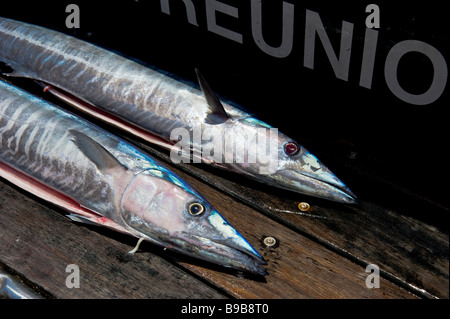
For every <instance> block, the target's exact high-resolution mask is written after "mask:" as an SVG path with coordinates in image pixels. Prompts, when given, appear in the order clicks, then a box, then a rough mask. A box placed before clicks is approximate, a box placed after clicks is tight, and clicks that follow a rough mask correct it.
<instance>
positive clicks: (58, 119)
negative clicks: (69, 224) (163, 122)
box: [0, 81, 266, 275]
mask: <svg viewBox="0 0 450 319" xmlns="http://www.w3.org/2000/svg"><path fill="white" fill-rule="evenodd" d="M0 176H1V177H3V178H5V179H7V180H9V181H10V182H12V183H14V184H16V185H18V186H19V187H22V188H23V189H25V190H26V191H29V192H31V193H33V194H34V195H36V196H38V197H40V198H43V199H45V200H47V201H50V202H52V203H53V204H55V205H58V206H59V207H62V208H64V209H66V210H67V211H69V213H70V214H69V215H68V217H69V218H71V219H72V220H74V221H78V222H85V223H92V224H97V225H102V226H105V227H108V228H111V229H114V230H116V231H119V232H122V233H126V234H129V235H132V236H135V237H137V238H139V242H138V243H140V242H141V241H142V240H147V241H149V242H152V243H154V244H157V245H160V246H163V247H166V248H168V249H172V250H174V251H177V252H180V253H183V254H186V255H189V256H193V257H197V258H200V259H203V260H206V261H209V262H212V263H216V264H219V265H222V266H225V267H231V268H235V269H238V270H242V271H246V272H250V273H254V274H258V275H265V274H266V272H265V270H264V268H263V267H262V265H263V264H265V261H264V259H263V258H262V257H261V256H260V255H259V254H258V253H257V252H256V250H255V249H254V248H253V247H252V246H251V245H250V244H249V243H248V242H247V241H246V240H245V239H244V238H243V237H242V236H241V235H240V234H239V233H238V232H237V231H236V229H235V228H233V227H232V226H231V225H230V224H229V223H228V222H227V221H226V220H225V219H224V218H223V217H222V216H221V215H220V214H219V213H218V212H217V211H216V210H215V209H214V207H212V206H211V204H210V203H208V201H207V200H206V199H205V198H203V197H202V196H201V195H200V194H199V193H198V192H197V191H196V190H194V189H193V188H192V187H191V186H190V185H188V184H187V183H186V182H185V181H183V180H182V179H181V178H180V177H179V176H177V175H176V174H175V173H173V172H172V171H170V170H169V169H167V168H166V167H164V166H163V165H162V164H161V163H159V162H158V161H156V160H155V159H153V158H152V157H150V156H149V155H147V154H145V153H144V152H143V151H141V150H139V149H138V148H136V147H135V146H133V145H131V144H129V143H127V142H125V141H123V140H121V139H120V138H118V137H116V136H114V135H112V134H111V133H109V132H107V131H105V130H103V129H101V128H99V127H97V126H95V125H93V124H91V123H89V122H87V121H85V120H83V119H81V118H79V117H77V116H75V115H73V114H71V113H69V112H67V111H64V110H62V109H60V108H57V107H56V106H54V105H51V104H49V103H48V102H46V101H44V100H41V99H39V98H37V97H34V96H32V95H30V94H29V93H26V92H24V91H22V90H20V89H18V88H16V87H14V86H12V85H10V84H7V83H5V82H2V81H0ZM0 218H1V216H0ZM136 248H137V247H136Z"/></svg>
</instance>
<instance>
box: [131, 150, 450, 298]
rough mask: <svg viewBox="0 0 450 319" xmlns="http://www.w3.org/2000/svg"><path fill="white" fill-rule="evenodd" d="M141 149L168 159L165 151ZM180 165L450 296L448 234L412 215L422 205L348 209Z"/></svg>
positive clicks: (411, 284)
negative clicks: (303, 207) (307, 206)
mask: <svg viewBox="0 0 450 319" xmlns="http://www.w3.org/2000/svg"><path fill="white" fill-rule="evenodd" d="M139 145H140V146H141V147H142V148H145V149H146V150H147V151H149V152H153V153H154V155H156V156H158V157H160V158H162V159H164V160H166V161H168V157H167V156H166V155H165V154H164V153H161V152H158V151H156V150H152V149H149V148H147V147H146V146H145V145H143V144H139ZM177 167H180V168H181V169H183V170H185V171H187V172H189V174H192V175H194V176H196V177H197V178H199V179H201V180H202V181H204V182H206V183H208V184H210V185H213V186H214V187H215V188H217V189H219V190H221V191H222V192H225V193H227V194H229V195H230V196H231V197H233V198H234V199H237V200H239V201H241V202H243V203H246V204H247V205H249V206H250V207H252V208H254V209H256V210H259V211H260V212H262V213H264V214H265V215H267V216H270V217H271V218H274V219H275V220H277V221H278V222H281V223H282V224H283V225H287V226H288V227H289V228H291V229H293V230H295V231H296V232H299V233H301V234H304V235H307V236H308V237H311V238H314V239H315V240H316V241H319V242H321V243H322V244H324V245H326V246H327V247H328V248H329V249H332V250H334V251H337V252H339V253H340V254H341V255H342V256H345V257H346V258H350V259H352V260H353V261H355V262H357V263H360V264H362V265H367V264H376V265H377V266H379V267H380V268H381V269H382V273H383V274H384V275H385V276H386V277H387V278H391V279H393V280H394V281H396V282H397V283H400V284H402V285H404V286H405V287H408V288H410V289H412V290H415V291H416V292H417V293H420V294H421V295H423V296H425V297H431V298H432V297H440V298H448V296H449V295H448V291H449V279H448V274H449V253H448V251H449V238H448V233H445V232H444V231H442V230H440V229H438V228H436V227H434V226H433V225H429V224H427V223H425V222H423V221H421V220H418V219H416V218H414V217H412V216H414V215H417V214H421V213H422V212H420V209H421V207H420V206H419V207H417V210H419V211H415V212H414V213H412V212H411V211H409V210H406V211H405V210H403V211H402V210H400V209H399V210H396V211H393V210H392V209H389V208H386V207H383V206H381V205H378V204H376V203H373V202H371V201H370V200H366V199H365V198H364V197H362V198H359V200H360V203H359V205H358V206H345V205H342V204H335V203H332V202H327V201H324V200H320V199H315V198H311V197H308V196H303V195H300V194H291V193H289V192H284V191H280V190H276V189H273V188H269V187H265V186H263V185H259V184H258V183H255V182H253V181H248V180H246V179H243V178H240V177H238V176H235V175H233V174H228V173H224V172H221V171H219V170H214V169H212V168H208V167H207V166H206V165H189V164H188V165H186V164H184V165H183V164H181V165H178V166H177ZM362 182H364V180H363V181H362ZM366 182H367V181H366ZM361 188H364V186H363V185H361ZM302 201H307V202H309V203H310V205H311V206H312V210H311V211H309V212H306V213H303V212H301V211H300V210H299V209H298V208H297V205H298V203H299V202H302ZM396 204H397V206H399V205H398V203H396ZM400 206H401V205H400ZM406 207H407V208H409V209H411V207H410V205H408V206H406ZM423 213H425V212H423Z"/></svg>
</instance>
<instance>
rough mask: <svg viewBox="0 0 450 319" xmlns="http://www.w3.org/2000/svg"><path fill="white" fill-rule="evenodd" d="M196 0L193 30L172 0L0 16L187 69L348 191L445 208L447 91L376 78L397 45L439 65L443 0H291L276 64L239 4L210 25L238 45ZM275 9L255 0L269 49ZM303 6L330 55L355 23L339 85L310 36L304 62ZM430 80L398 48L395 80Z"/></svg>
mask: <svg viewBox="0 0 450 319" xmlns="http://www.w3.org/2000/svg"><path fill="white" fill-rule="evenodd" d="M204 1H205V0H193V2H194V4H195V5H196V7H195V9H196V16H197V21H198V26H194V25H191V24H189V23H188V21H187V18H186V13H185V7H184V5H183V3H182V1H181V0H170V8H171V15H167V14H164V13H163V12H161V7H160V2H159V1H156V0H152V1H142V0H141V1H134V0H128V1H126V0H124V1H114V2H112V1H58V2H49V1H33V2H31V1H19V0H18V1H12V2H10V3H7V4H5V3H2V6H1V7H0V16H3V17H9V18H13V19H17V20H21V21H25V22H29V23H34V24H38V25H41V26H45V27H48V28H52V29H56V30H59V31H62V32H65V33H68V34H72V35H75V36H77V37H79V38H82V39H85V40H88V41H90V42H93V43H96V44H99V45H101V46H104V47H107V48H111V49H113V50H116V51H118V52H121V53H123V54H126V55H129V56H132V57H134V58H136V59H139V60H141V61H143V62H145V63H148V64H151V65H154V66H156V67H158V68H161V69H163V70H166V71H169V72H171V73H174V74H175V75H177V76H180V77H182V78H185V79H188V80H190V81H195V73H194V68H195V67H197V68H199V69H200V70H201V71H202V73H203V74H204V75H205V77H206V78H207V79H208V81H209V82H210V85H211V86H212V87H213V88H214V89H215V91H216V92H217V93H218V94H219V95H221V96H223V97H226V98H227V99H231V100H233V101H235V102H237V103H238V104H240V105H242V106H244V107H245V109H247V110H248V111H250V112H252V113H255V114H256V115H257V116H258V118H260V119H262V120H264V121H266V122H268V123H270V124H271V125H272V126H274V127H277V128H279V130H280V131H282V132H284V133H286V134H287V135H289V136H291V137H292V138H294V139H296V140H298V141H299V142H300V143H301V144H303V145H304V146H305V147H306V148H308V149H309V150H310V151H311V152H312V153H313V154H316V155H317V156H318V157H319V158H320V159H321V160H322V161H323V162H325V164H327V166H329V167H330V169H331V170H332V171H334V172H335V173H336V174H337V175H338V176H339V177H341V178H342V179H343V180H344V182H346V183H347V184H349V186H350V188H351V189H352V190H353V191H354V192H355V193H356V194H357V195H360V196H366V197H371V198H373V199H377V200H379V201H381V202H383V200H384V201H387V202H395V201H396V200H400V198H402V199H401V200H404V198H403V197H402V196H403V195H406V198H414V199H417V200H418V201H419V202H421V203H426V205H431V206H426V207H434V208H438V209H444V210H447V212H446V213H448V206H449V200H448V197H449V196H448V195H449V187H448V181H449V180H448V178H449V174H448V161H447V158H448V156H447V155H446V153H447V152H448V151H447V148H448V146H449V143H448V135H449V134H448V126H447V125H448V124H447V123H448V115H447V113H446V112H445V111H446V109H448V107H449V103H448V90H447V89H446V90H445V92H444V93H443V95H442V96H441V97H440V98H439V99H438V100H437V101H435V102H434V103H432V104H429V105H424V106H415V105H411V104H408V103H405V102H403V101H401V100H400V99H398V98H397V97H396V96H395V95H394V94H393V93H391V92H390V90H389V89H388V87H387V85H386V82H385V79H384V61H385V59H386V55H387V53H388V52H389V50H390V48H391V47H392V46H393V45H395V44H396V43H398V42H400V41H403V40H409V39H415V40H421V41H424V42H426V43H428V44H430V45H432V46H434V47H435V48H436V49H437V50H438V51H440V52H441V54H442V55H443V56H444V58H445V59H446V61H447V63H448V43H449V38H448V25H447V22H446V14H447V12H448V11H447V9H446V7H445V6H444V2H440V4H438V3H437V1H422V2H412V1H390V2H386V1H345V2H338V1H319V0H315V1H293V0H290V1H288V2H290V3H293V4H295V22H294V46H293V50H292V52H291V54H290V55H289V56H288V57H286V58H282V59H280V58H275V57H272V56H270V55H268V54H266V53H264V52H263V51H261V50H260V49H259V48H258V47H257V45H256V44H255V43H254V40H253V38H252V33H251V20H250V18H251V15H250V8H251V7H250V0H245V1H243V0H241V1H238V0H222V2H223V3H227V4H229V5H231V6H234V7H237V8H239V18H238V19H234V18H232V17H228V16H226V15H223V14H217V23H218V24H219V25H221V26H223V27H225V28H227V29H231V30H233V31H236V32H239V33H240V34H242V35H243V44H239V43H237V42H234V41H231V40H229V39H227V38H224V37H221V36H219V35H217V34H215V33H212V32H210V31H208V30H207V25H206V16H205V5H204V3H205V2H204ZM69 3H76V4H78V5H79V8H80V13H81V15H80V20H81V21H80V22H81V28H80V29H73V30H69V29H67V28H66V26H65V19H66V16H67V15H68V13H66V12H65V8H66V6H67V4H69ZM94 3H95V4H94ZM369 3H375V4H377V5H379V7H380V11H381V27H380V29H379V36H378V45H377V55H376V60H375V70H374V75H373V82H372V88H371V89H366V88H363V87H360V86H359V78H360V71H361V59H362V50H363V44H364V32H365V28H366V27H365V19H366V16H367V13H365V8H366V6H367V4H369ZM281 5H282V1H281V0H269V1H267V0H266V1H263V25H264V27H263V35H264V38H265V39H266V41H267V42H268V43H270V44H272V45H273V46H277V45H278V44H279V43H280V42H281V36H280V35H281V17H282V15H281ZM306 9H308V10H312V11H315V12H318V13H319V15H320V17H321V20H322V22H323V24H324V26H325V28H326V31H327V35H328V37H329V38H330V40H331V43H332V44H333V48H334V50H335V51H336V52H339V51H338V50H339V43H340V30H341V26H342V21H343V20H345V21H348V22H351V23H353V24H354V30H353V46H352V57H351V61H350V74H349V80H348V81H342V80H339V79H337V78H336V77H335V75H334V73H333V70H332V68H331V66H330V63H329V61H328V58H327V57H326V55H325V53H324V50H323V48H322V45H321V43H320V41H319V40H318V39H317V38H316V50H315V68H314V70H311V69H308V68H305V67H304V66H303V50H304V32H305V12H306ZM432 76H433V74H432V67H431V63H430V61H429V60H428V59H427V58H424V56H423V55H421V54H415V53H408V54H406V55H405V56H404V58H403V59H402V60H401V62H400V64H399V81H400V84H401V85H402V87H403V88H404V89H405V90H406V91H408V92H411V93H416V94H419V93H421V92H424V91H425V90H427V89H428V87H429V85H430V83H431V79H432ZM444 105H445V106H446V107H444ZM426 213H427V212H424V214H426Z"/></svg>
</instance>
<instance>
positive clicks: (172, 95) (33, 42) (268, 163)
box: [0, 18, 356, 203]
mask: <svg viewBox="0 0 450 319" xmlns="http://www.w3.org/2000/svg"><path fill="white" fill-rule="evenodd" d="M0 60H1V61H3V62H5V63H7V64H8V65H9V66H11V67H12V68H13V69H14V72H13V73H12V74H11V76H24V77H29V78H33V79H37V80H39V81H42V82H44V83H46V84H50V85H51V86H54V87H56V88H58V89H60V90H62V92H65V93H67V95H68V96H74V97H76V98H78V99H80V100H81V104H84V103H86V104H88V105H90V106H94V108H99V109H101V110H102V111H104V112H106V113H107V114H110V115H112V116H117V117H118V118H120V119H123V120H124V121H125V122H126V123H127V124H129V125H131V126H135V127H138V128H139V129H142V130H144V131H146V132H150V133H151V134H152V135H153V136H155V137H156V138H159V139H160V140H161V141H162V145H163V146H165V147H167V148H168V149H171V150H172V151H174V150H175V151H174V152H172V153H171V155H174V157H176V154H177V153H178V151H179V150H180V149H183V148H184V150H186V149H187V150H189V151H192V153H189V154H190V155H192V156H193V157H194V158H200V159H201V160H203V161H204V162H207V163H210V164H213V165H216V166H218V167H220V168H222V169H228V170H231V171H234V172H238V173H241V174H244V175H246V176H249V177H251V178H254V179H256V180H258V181H261V182H263V183H266V184H271V185H275V186H277V187H280V188H284V189H288V190H291V191H295V192H299V193H305V194H308V195H312V196H317V197H322V198H326V199H330V200H334V201H339V202H344V203H354V202H355V198H356V197H355V195H354V194H353V193H352V192H351V191H350V189H349V188H348V187H347V186H346V185H345V184H344V183H343V182H342V181H341V180H339V179H338V178H337V177H336V176H335V175H334V174H333V173H332V172H331V171H330V170H329V169H328V168H327V167H326V166H325V165H323V164H322V163H321V162H320V161H319V160H318V159H317V158H316V157H315V156H314V155H313V154H311V153H310V152H309V151H308V150H306V149H305V148H304V147H302V146H301V145H299V144H298V143H297V142H295V141H294V140H292V139H291V138H289V137H288V136H286V135H284V134H282V133H281V132H278V130H276V129H274V128H273V127H271V126H270V125H268V124H267V123H264V122H262V121H260V120H258V119H257V118H255V117H254V116H252V115H250V114H248V113H246V112H244V111H242V110H241V109H239V108H237V107H236V106H235V105H234V104H232V103H225V102H222V101H220V100H219V99H218V98H217V97H216V96H215V95H214V93H213V91H212V89H211V88H210V87H209V85H208V83H207V82H206V80H205V79H204V78H203V76H202V75H201V74H200V73H199V72H197V75H198V79H199V84H200V86H199V87H196V86H193V85H188V84H187V83H186V82H183V81H179V80H177V79H175V78H174V77H172V76H170V75H168V74H167V73H164V72H162V71H159V70H156V69H152V68H149V67H146V66H143V65H141V64H139V63H137V62H135V61H132V60H130V59H127V58H125V57H123V56H121V55H118V54H116V53H113V52H111V51H108V50H105V49H103V48H100V47H98V46H95V45H93V44H90V43H87V42H85V41H82V40H79V39H76V38H74V37H71V36H68V35H65V34H63V33H60V32H56V31H53V30H49V29H46V28H43V27H39V26H34V25H30V24H26V23H22V22H18V21H14V20H10V19H6V18H0ZM59 93H61V92H59ZM66 100H68V101H69V102H70V100H71V99H70V98H67V99H66ZM72 102H73V103H72V104H74V105H76V104H80V103H75V101H74V100H73V99H72ZM103 119H106V120H108V116H105V117H103ZM183 132H184V133H185V134H183ZM195 136H201V138H195ZM180 137H182V139H183V140H182V141H180V140H179V138H180ZM174 144H175V145H174ZM174 146H175V148H174ZM172 159H173V157H172Z"/></svg>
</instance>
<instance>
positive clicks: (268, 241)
mask: <svg viewBox="0 0 450 319" xmlns="http://www.w3.org/2000/svg"><path fill="white" fill-rule="evenodd" d="M263 242H264V245H266V246H267V247H273V246H275V245H276V243H277V240H276V239H275V238H273V237H271V236H267V237H266V238H264V240H263Z"/></svg>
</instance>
